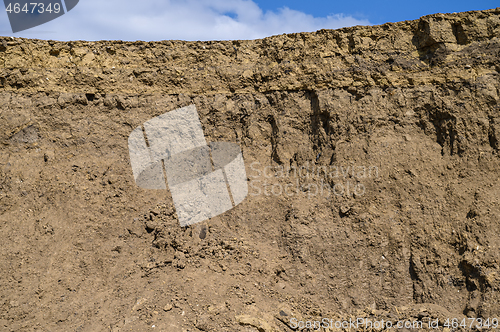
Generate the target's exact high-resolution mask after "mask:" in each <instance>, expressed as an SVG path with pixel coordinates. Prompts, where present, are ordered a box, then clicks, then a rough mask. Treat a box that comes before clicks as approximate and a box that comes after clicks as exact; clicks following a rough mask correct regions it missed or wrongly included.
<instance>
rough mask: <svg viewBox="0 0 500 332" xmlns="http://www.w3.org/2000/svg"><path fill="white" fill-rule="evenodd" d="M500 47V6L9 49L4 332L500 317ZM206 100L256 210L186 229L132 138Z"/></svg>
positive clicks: (4, 56) (2, 124) (1, 181)
mask: <svg viewBox="0 0 500 332" xmlns="http://www.w3.org/2000/svg"><path fill="white" fill-rule="evenodd" d="M499 36H500V9H499V8H497V9H493V10H489V11H480V12H468V13H458V14H446V15H443V14H436V15H430V16H426V17H423V18H421V19H420V20H416V21H406V22H400V23H388V24H384V25H381V26H374V27H353V28H345V29H340V30H321V31H318V32H315V33H300V34H290V35H280V36H274V37H269V38H265V39H262V40H254V41H213V42H182V41H162V42H121V41H100V42H82V41H74V42H66V43H63V42H55V41H43V40H29V39H11V38H0V235H1V238H2V240H1V241H0V249H1V258H0V285H1V286H0V308H1V309H0V329H2V330H5V331H147V330H157V331H291V330H292V329H291V323H290V322H291V319H292V318H295V319H297V321H298V320H308V319H309V320H319V319H321V318H325V317H326V318H331V319H339V320H345V319H347V320H349V318H351V319H356V318H366V319H372V320H374V321H375V320H378V321H380V320H382V319H384V320H386V321H387V320H390V321H392V322H394V323H395V322H397V321H398V320H402V319H409V320H411V321H414V320H422V321H423V322H427V321H429V320H433V319H438V320H439V323H440V324H441V328H440V329H442V328H446V327H443V326H442V325H443V324H444V323H445V322H446V319H447V318H450V319H451V318H458V319H460V320H461V319H463V318H465V317H470V318H477V317H479V318H484V319H486V318H490V319H492V318H497V319H500V295H499V293H498V292H499V291H500V267H499V264H500V251H499V249H500V248H499V246H500V241H499V236H500V221H499V220H500V204H499V197H500V178H499V175H500V158H499V148H500V100H499V94H500V91H499V89H500V37H499ZM190 104H195V105H196V107H197V109H198V112H199V115H200V120H201V122H202V126H203V130H204V132H205V136H206V139H207V141H228V142H234V143H238V144H239V145H240V147H241V149H242V151H243V158H244V160H245V165H246V171H247V175H248V179H249V182H248V183H249V194H248V196H247V198H246V199H245V200H244V201H243V202H242V203H241V204H239V205H238V206H236V207H235V208H234V209H232V210H230V211H228V212H226V213H224V214H222V215H219V216H217V217H215V218H212V219H210V220H208V221H205V222H203V223H200V224H196V225H193V226H189V227H186V228H181V227H180V226H179V224H178V220H177V215H176V212H175V208H174V206H173V203H172V198H171V196H170V193H169V192H168V190H167V191H165V190H146V189H141V188H139V187H138V186H136V184H135V182H134V178H133V176H132V170H131V166H130V160H129V153H128V146H127V138H128V135H129V134H130V132H131V131H132V130H133V129H134V128H136V127H137V126H140V125H141V124H142V123H144V122H145V121H147V120H149V119H151V118H152V117H155V116H158V115H160V114H163V113H165V112H168V111H170V110H174V109H176V108H179V107H183V106H187V105H190ZM469 322H470V321H469ZM153 326H154V327H153ZM323 330H327V329H323ZM331 330H334V329H331ZM434 331H435V329H434Z"/></svg>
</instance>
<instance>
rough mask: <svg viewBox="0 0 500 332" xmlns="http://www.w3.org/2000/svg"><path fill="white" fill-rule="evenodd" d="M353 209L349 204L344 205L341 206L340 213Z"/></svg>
mask: <svg viewBox="0 0 500 332" xmlns="http://www.w3.org/2000/svg"><path fill="white" fill-rule="evenodd" d="M350 210H351V208H350V207H349V206H347V205H342V206H341V207H340V213H342V214H347V212H349V211H350Z"/></svg>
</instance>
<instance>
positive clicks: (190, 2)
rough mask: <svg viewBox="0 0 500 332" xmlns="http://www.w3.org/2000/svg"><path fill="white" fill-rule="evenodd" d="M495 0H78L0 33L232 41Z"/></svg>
mask: <svg viewBox="0 0 500 332" xmlns="http://www.w3.org/2000/svg"><path fill="white" fill-rule="evenodd" d="M497 2H498V0H497V1H480V0H478V1H437V0H434V1H428V0H420V1H412V2H406V1H385V2H375V1H345V0H344V1H313V0H310V1H297V0H288V1H281V0H270V1H264V0H142V1H137V0H135V1H133V0H106V1H102V0H80V2H79V3H78V5H77V6H76V7H75V8H74V9H73V10H71V11H70V12H68V13H67V14H65V15H63V16H61V17H59V18H57V19H55V20H53V21H50V22H47V23H45V24H43V25H40V26H37V27H34V28H32V29H29V30H25V31H22V32H19V33H15V34H14V33H12V30H11V28H10V25H9V21H8V18H7V14H6V12H5V11H3V10H2V12H0V35H3V36H14V37H26V38H38V39H52V40H103V39H105V40H119V39H120V40H146V41H154V40H166V39H180V40H227V39H229V40H231V39H256V38H263V37H266V36H271V35H276V34H281V33H290V32H304V31H316V30H319V29H336V28H340V27H345V26H354V25H373V24H382V23H385V22H397V21H403V20H413V19H417V18H419V17H421V16H423V15H427V14H432V13H437V12H442V13H446V12H459V11H467V10H480V9H490V8H495V7H496V6H500V4H499V3H497Z"/></svg>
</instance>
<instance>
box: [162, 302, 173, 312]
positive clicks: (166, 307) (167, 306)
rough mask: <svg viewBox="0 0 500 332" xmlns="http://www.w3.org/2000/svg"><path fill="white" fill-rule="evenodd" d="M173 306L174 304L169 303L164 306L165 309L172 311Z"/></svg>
mask: <svg viewBox="0 0 500 332" xmlns="http://www.w3.org/2000/svg"><path fill="white" fill-rule="evenodd" d="M172 308H173V307H172V305H171V304H170V303H169V304H167V305H166V306H164V307H163V311H170V310H172Z"/></svg>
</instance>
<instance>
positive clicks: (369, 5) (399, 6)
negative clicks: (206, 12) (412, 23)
mask: <svg viewBox="0 0 500 332" xmlns="http://www.w3.org/2000/svg"><path fill="white" fill-rule="evenodd" d="M256 2H257V3H258V4H259V6H260V7H261V8H262V9H264V10H274V9H276V8H280V7H284V6H287V7H288V8H290V9H295V10H299V11H302V12H304V13H306V14H311V15H314V16H318V17H319V16H326V15H328V14H331V13H343V14H344V15H349V16H353V17H354V18H358V19H367V20H369V21H370V22H371V23H373V24H383V23H386V22H399V21H405V20H415V19H418V18H419V17H422V16H424V15H428V14H434V13H453V12H464V11H469V10H484V9H492V8H496V7H500V1H471V0H461V1H446V0H445V1H442V0H433V1H430V0H419V1H401V0H399V1H395V0H390V1H366V0H365V1H352V0H351V1H349V0H347V1H299V0H288V1H285V0H269V1H262V0H259V1H256Z"/></svg>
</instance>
